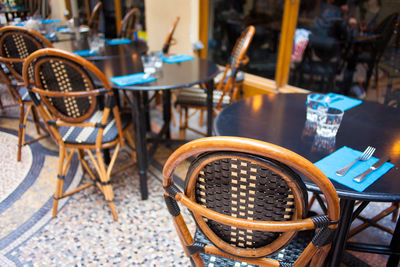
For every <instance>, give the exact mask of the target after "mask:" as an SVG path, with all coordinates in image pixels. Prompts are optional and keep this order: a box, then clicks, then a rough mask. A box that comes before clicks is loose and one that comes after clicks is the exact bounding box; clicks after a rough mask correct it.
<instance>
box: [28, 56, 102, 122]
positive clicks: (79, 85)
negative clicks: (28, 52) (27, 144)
mask: <svg viewBox="0 0 400 267" xmlns="http://www.w3.org/2000/svg"><path fill="white" fill-rule="evenodd" d="M82 60H83V59H82ZM32 65H33V67H34V69H35V86H36V87H37V88H39V89H42V90H44V91H46V92H56V93H63V94H62V96H61V97H60V96H55V97H53V96H48V95H47V96H46V95H40V98H41V100H42V101H43V103H44V104H45V105H46V107H47V108H48V109H49V110H50V111H51V113H52V115H53V116H54V119H62V120H64V121H68V122H81V121H84V120H85V119H87V118H89V117H90V116H91V115H92V114H93V112H94V111H95V110H96V94H95V93H93V94H91V93H90V92H91V91H93V90H95V88H96V87H95V85H94V83H93V81H92V78H91V76H90V75H89V74H88V73H87V71H86V70H85V69H84V68H83V67H82V64H81V63H79V62H76V61H74V60H71V59H67V58H64V57H59V56H47V55H44V56H41V57H38V58H37V59H36V61H35V62H33V64H32ZM80 92H81V93H84V94H85V96H83V97H76V96H68V94H69V93H78V94H79V93H80ZM39 94H40V93H39Z"/></svg>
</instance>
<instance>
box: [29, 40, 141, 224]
mask: <svg viewBox="0 0 400 267" xmlns="http://www.w3.org/2000/svg"><path fill="white" fill-rule="evenodd" d="M30 70H31V71H33V73H32V76H33V77H34V81H33V82H31V81H30V79H29V71H30ZM23 75H24V76H23V77H24V82H25V85H26V86H27V87H28V86H29V94H30V96H31V97H32V99H33V102H34V103H35V105H36V107H37V109H38V110H39V112H40V114H41V116H42V118H43V120H44V122H45V124H46V126H47V127H48V129H49V131H50V134H51V136H52V137H53V139H54V141H55V142H56V143H57V144H58V145H59V148H60V150H59V167H58V176H57V188H56V192H55V196H54V204H53V217H55V216H56V215H57V207H58V201H59V200H60V199H61V198H64V197H66V196H69V195H71V194H73V193H75V192H78V191H80V190H82V189H85V188H87V187H89V186H92V185H96V186H97V187H98V188H99V189H100V191H101V192H102V193H103V194H104V197H105V200H106V201H107V202H108V203H109V205H110V208H111V212H112V215H113V218H114V220H117V218H118V217H117V212H116V210H115V206H114V201H113V200H114V193H113V188H112V186H111V183H110V175H111V171H112V169H113V166H114V164H115V161H116V158H117V155H118V151H119V149H120V147H121V146H123V145H124V138H123V137H125V138H126V140H127V141H128V142H129V144H130V145H131V146H132V147H134V142H133V139H132V137H131V136H130V134H129V131H130V130H131V129H130V128H129V126H130V125H131V124H130V122H131V118H130V116H129V114H122V115H121V114H120V111H119V108H118V106H117V105H116V99H115V96H114V93H113V90H112V88H111V85H110V83H109V82H108V80H107V79H106V78H105V77H104V75H103V73H102V72H101V71H100V70H99V69H97V68H96V67H95V66H94V65H93V64H92V63H90V62H89V61H87V60H85V59H84V58H81V57H80V56H77V55H75V54H72V53H69V52H67V51H63V50H59V49H50V48H49V49H42V50H39V51H36V52H35V53H33V54H31V55H30V56H29V57H28V58H27V59H26V61H25V63H24V68H23ZM92 79H96V80H98V81H99V82H100V83H101V84H102V87H100V88H99V87H96V86H95V84H94V83H93V80H92ZM101 100H104V101H101ZM102 106H104V107H102ZM112 147H114V148H115V149H114V152H113V155H112V157H111V161H110V163H109V164H108V166H106V164H105V163H104V160H103V155H102V150H103V149H107V148H112ZM85 152H86V153H87V155H88V157H89V158H90V160H91V161H92V166H93V167H94V170H92V168H91V167H89V164H88V162H87V161H86V160H85V157H84V156H85ZM75 153H77V154H78V157H79V160H80V162H81V164H82V167H83V169H84V170H85V171H86V172H87V173H88V174H89V176H90V178H91V179H92V181H91V182H89V183H87V184H84V185H81V186H79V187H78V188H76V189H74V190H72V191H70V192H63V182H64V177H65V174H66V172H67V170H68V167H69V164H70V162H71V159H72V156H73V155H74V154H75ZM132 158H134V152H132Z"/></svg>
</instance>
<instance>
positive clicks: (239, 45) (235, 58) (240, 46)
mask: <svg viewBox="0 0 400 267" xmlns="http://www.w3.org/2000/svg"><path fill="white" fill-rule="evenodd" d="M249 34H250V32H249V31H247V32H246V34H244V35H243V37H242V38H240V39H239V40H238V42H237V46H236V49H235V51H233V53H232V62H231V65H232V66H234V65H235V64H236V63H238V61H239V54H240V52H241V51H242V49H243V46H244V44H245V42H246V40H247V39H248V36H247V35H249Z"/></svg>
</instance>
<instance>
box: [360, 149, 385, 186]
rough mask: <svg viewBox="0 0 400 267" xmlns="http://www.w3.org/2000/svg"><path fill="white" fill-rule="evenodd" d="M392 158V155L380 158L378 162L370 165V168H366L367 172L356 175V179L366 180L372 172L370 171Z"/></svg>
mask: <svg viewBox="0 0 400 267" xmlns="http://www.w3.org/2000/svg"><path fill="white" fill-rule="evenodd" d="M389 160H390V156H386V157H383V158H381V159H380V160H378V162H376V163H375V164H374V165H372V166H371V167H369V169H368V170H366V171H365V172H363V173H361V174H360V175H358V176H356V177H354V179H353V180H354V181H355V182H359V183H360V182H362V180H364V178H365V177H367V175H368V174H370V172H373V171H375V170H376V169H378V168H380V167H381V166H382V165H383V164H385V162H387V161H389Z"/></svg>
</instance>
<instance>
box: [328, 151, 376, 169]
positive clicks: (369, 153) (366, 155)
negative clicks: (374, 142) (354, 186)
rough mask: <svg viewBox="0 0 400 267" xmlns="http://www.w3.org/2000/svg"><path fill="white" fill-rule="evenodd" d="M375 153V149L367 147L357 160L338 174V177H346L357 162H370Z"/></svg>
mask: <svg viewBox="0 0 400 267" xmlns="http://www.w3.org/2000/svg"><path fill="white" fill-rule="evenodd" d="M374 152H375V147H372V146H369V147H367V148H366V149H365V150H364V152H363V153H362V154H361V155H360V156H359V157H358V158H356V159H355V160H354V161H353V162H352V163H350V164H349V165H347V166H346V167H344V168H343V169H340V170H338V171H337V172H336V174H337V175H339V176H343V175H345V174H346V173H347V172H348V171H349V170H350V168H351V167H352V166H353V165H354V163H356V162H357V161H359V160H360V161H366V160H369V159H370V158H371V156H372V154H374Z"/></svg>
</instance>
